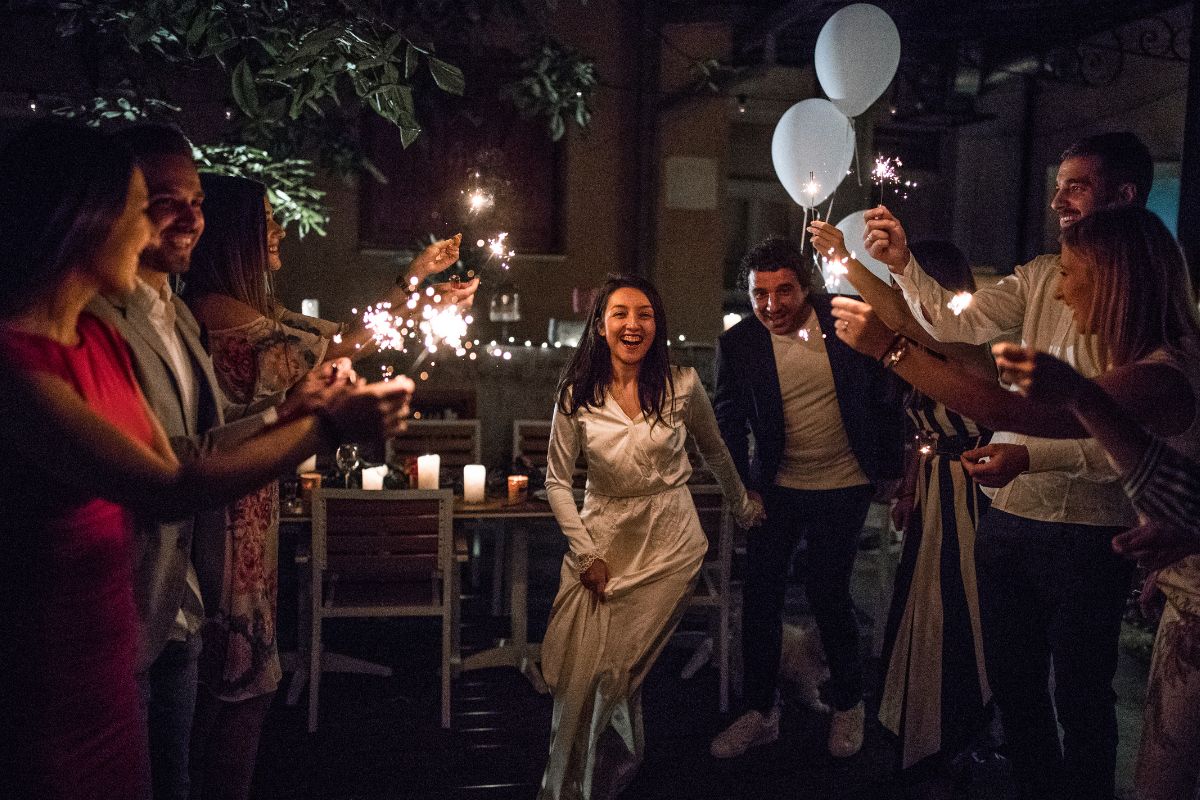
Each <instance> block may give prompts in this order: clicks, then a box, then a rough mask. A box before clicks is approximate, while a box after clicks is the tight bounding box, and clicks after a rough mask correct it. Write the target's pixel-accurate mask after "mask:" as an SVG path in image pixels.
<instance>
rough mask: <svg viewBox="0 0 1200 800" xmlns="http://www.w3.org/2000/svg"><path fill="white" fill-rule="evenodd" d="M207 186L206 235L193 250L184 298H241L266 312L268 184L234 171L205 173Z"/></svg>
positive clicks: (269, 293)
mask: <svg viewBox="0 0 1200 800" xmlns="http://www.w3.org/2000/svg"><path fill="white" fill-rule="evenodd" d="M200 185H201V186H202V187H203V188H204V235H203V236H201V237H200V241H199V242H197V243H196V249H195V250H194V251H192V266H191V269H189V270H188V272H187V277H186V278H185V281H184V283H185V285H184V297H185V299H189V301H190V298H192V297H194V296H196V295H198V294H205V293H210V292H211V293H213V294H223V295H226V296H228V297H232V298H233V299H235V300H240V301H241V302H243V303H245V304H246V305H248V306H250V307H251V308H253V309H255V310H256V311H258V312H259V313H260V314H262V315H263V316H265V317H269V316H271V314H272V309H273V307H274V297H273V295H274V293H273V292H272V290H271V284H270V281H269V273H270V270H269V269H268V268H267V217H266V211H265V209H264V207H263V200H264V198H265V197H266V196H267V189H266V187H265V186H263V185H262V184H261V183H259V182H258V181H252V180H250V179H249V178H236V177H231V176H229V175H211V174H204V175H201V176H200Z"/></svg>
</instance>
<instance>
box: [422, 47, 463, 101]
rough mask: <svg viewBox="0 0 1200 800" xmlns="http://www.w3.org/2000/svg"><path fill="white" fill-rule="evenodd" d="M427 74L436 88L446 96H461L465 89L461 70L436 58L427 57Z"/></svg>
mask: <svg viewBox="0 0 1200 800" xmlns="http://www.w3.org/2000/svg"><path fill="white" fill-rule="evenodd" d="M429 72H430V74H431V75H433V81H434V83H436V84H437V85H438V88H439V89H441V90H442V91H443V92H446V93H447V94H454V95H460V96H461V95H462V93H463V92H464V91H466V88H467V82H466V79H465V78H464V77H463V73H462V70H461V69H459V68H458V67H456V66H454V65H453V64H451V63H449V62H446V61H442V60H441V59H440V58H437V57H436V56H429Z"/></svg>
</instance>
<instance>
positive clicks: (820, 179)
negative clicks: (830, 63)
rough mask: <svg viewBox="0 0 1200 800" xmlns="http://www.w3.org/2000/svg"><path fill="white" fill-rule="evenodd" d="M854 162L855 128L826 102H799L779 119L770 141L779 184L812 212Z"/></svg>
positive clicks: (772, 160) (844, 116) (816, 100)
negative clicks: (811, 209)
mask: <svg viewBox="0 0 1200 800" xmlns="http://www.w3.org/2000/svg"><path fill="white" fill-rule="evenodd" d="M853 159H854V128H853V127H852V126H851V125H850V120H848V119H846V115H845V114H843V113H842V112H840V111H838V110H837V109H836V108H834V106H833V103H830V102H829V101H828V100H819V99H815V98H814V99H810V100H801V101H800V102H799V103H797V104H796V105H794V106H792V107H791V108H789V109H788V110H787V111H785V112H784V114H783V116H782V117H780V119H779V123H778V124H777V125H776V126H775V135H774V136H772V137H771V162H772V163H773V164H774V165H775V174H776V175H778V176H779V182H780V183H782V184H783V188H785V189H787V191H788V194H790V195H791V196H792V199H793V200H795V201H796V202H797V203H799V204H800V205H802V206H804V207H805V208H812V207H813V206H815V205H817V204H818V203H821V202H823V201H824V200H825V199H826V198H827V197H829V196H830V195H831V194H833V190H834V189H836V188H837V187H838V184H839V183H841V182H842V179H843V178H845V177H846V172H847V171H848V170H849V169H850V162H851V161H852V160H853Z"/></svg>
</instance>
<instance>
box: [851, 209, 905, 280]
mask: <svg viewBox="0 0 1200 800" xmlns="http://www.w3.org/2000/svg"><path fill="white" fill-rule="evenodd" d="M864 215H865V216H866V220H867V226H866V228H867V229H866V233H864V234H863V242H864V243H865V244H866V246H867V252H868V253H870V254H871V255H872V256H874V257H875V258H876V259H877V260H879V261H882V262H883V263H884V264H887V267H888V269H889V270H891V271H892V272H895V273H897V274H899V273H902V272H904V268H905V267H906V266H908V259H909V258H910V257H911V255H912V254H911V253H910V252H909V251H908V236H907V235H906V234H905V233H904V226H903V225H901V224H900V220H898V219H896V217H895V216H894V215H893V214H892V212H891V211H888V209H887V206H882V205H880V206H875V208H870V209H867V211H865V212H864Z"/></svg>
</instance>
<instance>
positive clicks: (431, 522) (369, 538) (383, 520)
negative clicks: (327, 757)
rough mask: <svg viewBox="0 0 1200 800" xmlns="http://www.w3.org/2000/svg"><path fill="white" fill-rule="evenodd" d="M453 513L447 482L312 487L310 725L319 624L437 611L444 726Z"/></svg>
mask: <svg viewBox="0 0 1200 800" xmlns="http://www.w3.org/2000/svg"><path fill="white" fill-rule="evenodd" d="M453 513H454V495H453V493H452V492H451V491H450V490H448V489H443V490H440V491H421V490H410V491H386V490H385V491H360V490H354V489H318V490H316V491H315V492H314V493H313V499H312V647H311V650H310V660H309V680H308V729H309V731H314V730H316V728H317V711H318V702H319V696H318V688H319V684H320V677H321V628H322V624H323V622H324V620H325V619H334V618H339V617H439V618H440V619H441V621H442V659H441V661H442V704H441V716H442V727H443V728H449V727H450V681H451V679H452V678H453V677H454V675H455V674H456V673H457V671H458V665H459V662H460V657H459V587H458V569H457V565H456V562H455V557H454V541H453Z"/></svg>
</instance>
